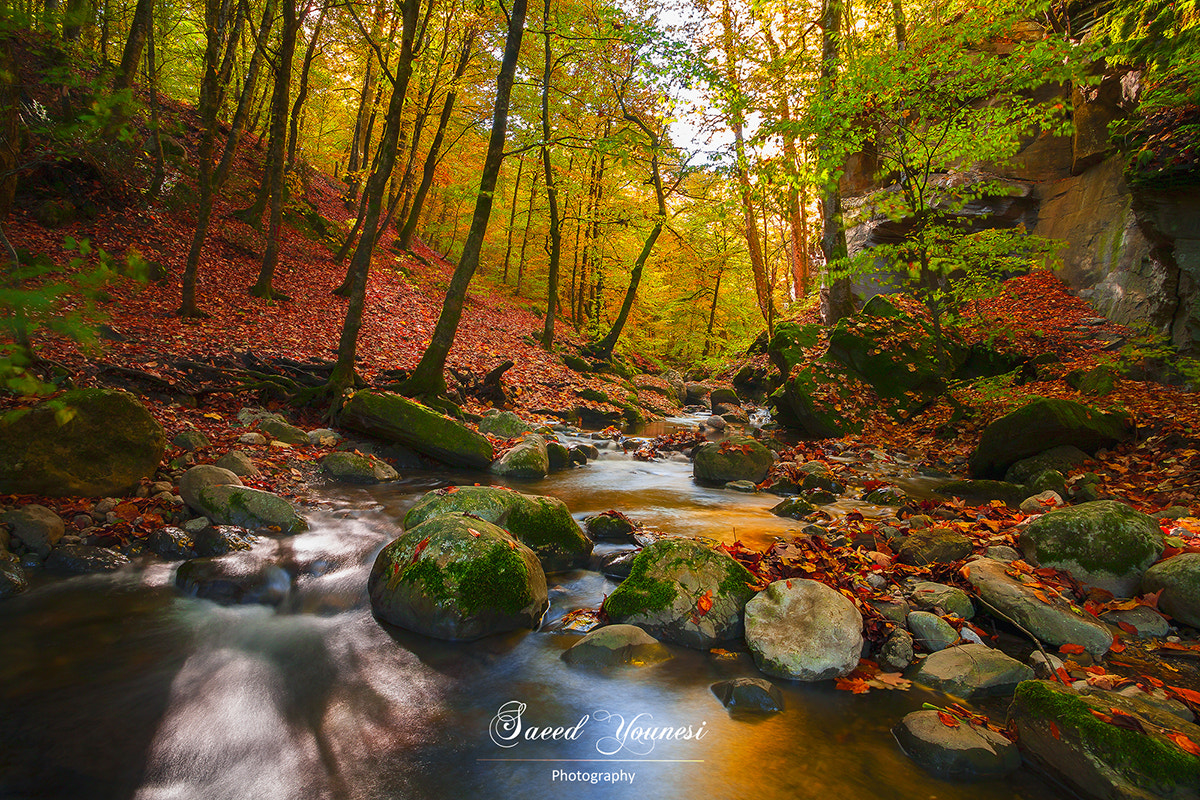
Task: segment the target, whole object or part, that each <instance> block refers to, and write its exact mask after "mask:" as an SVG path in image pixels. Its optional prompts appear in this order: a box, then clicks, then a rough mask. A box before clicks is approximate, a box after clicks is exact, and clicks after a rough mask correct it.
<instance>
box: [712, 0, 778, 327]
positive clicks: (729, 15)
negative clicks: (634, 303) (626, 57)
mask: <svg viewBox="0 0 1200 800" xmlns="http://www.w3.org/2000/svg"><path fill="white" fill-rule="evenodd" d="M721 26H722V37H721V41H722V43H723V45H724V49H725V76H726V79H727V80H728V81H729V85H730V86H731V87H732V90H733V93H734V95H735V98H734V101H733V102H734V105H733V108H731V109H730V119H729V126H730V127H731V128H732V129H733V142H734V154H735V156H736V159H737V179H738V192H739V194H740V195H741V198H742V219H743V222H744V226H745V227H744V231H743V232H744V235H745V237H746V248H747V249H748V250H749V251H750V269H751V271H752V272H753V273H754V292H755V295H756V296H757V298H758V310H759V312H760V313H762V316H763V319H764V320H765V321H766V323H767V330H768V331H770V329H771V325H772V323H773V322H774V317H775V301H774V298H772V296H771V287H770V284H769V283H768V281H767V271H766V262H765V260H764V258H763V251H762V242H761V240H760V239H759V233H758V221H757V220H756V219H755V216H754V192H753V189H752V188H751V186H750V167H749V161H748V160H747V158H746V143H745V139H744V136H743V132H742V127H743V111H742V109H741V105H740V98H741V86H740V82H739V78H738V69H737V60H736V59H737V55H736V52H735V48H734V44H733V12H732V11H731V10H730V8H729V0H724V3H723V5H722V7H721Z"/></svg>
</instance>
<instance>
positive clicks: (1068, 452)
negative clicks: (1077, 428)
mask: <svg viewBox="0 0 1200 800" xmlns="http://www.w3.org/2000/svg"><path fill="white" fill-rule="evenodd" d="M1087 460H1088V454H1087V453H1085V452H1083V451H1082V450H1080V449H1079V448H1078V447H1075V446H1074V445H1069V444H1064V445H1059V446H1058V447H1051V448H1050V449H1049V450H1044V451H1042V452H1041V453H1038V454H1037V455H1035V456H1030V457H1029V458H1022V459H1021V460H1020V461H1016V462H1013V464H1012V466H1010V467H1009V468H1008V469H1007V470H1005V472H1004V480H1006V481H1008V482H1009V483H1016V484H1020V485H1024V484H1029V483H1032V482H1033V479H1034V478H1036V477H1037V476H1038V475H1040V474H1042V473H1043V472H1046V471H1048V470H1054V471H1055V472H1060V473H1062V474H1063V475H1066V474H1067V473H1068V472H1070V471H1071V468H1072V467H1075V466H1078V465H1080V464H1082V463H1083V462H1085V461H1087Z"/></svg>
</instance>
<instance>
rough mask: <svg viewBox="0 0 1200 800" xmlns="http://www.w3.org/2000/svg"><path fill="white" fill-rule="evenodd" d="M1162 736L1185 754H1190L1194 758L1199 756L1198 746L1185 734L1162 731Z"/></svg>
mask: <svg viewBox="0 0 1200 800" xmlns="http://www.w3.org/2000/svg"><path fill="white" fill-rule="evenodd" d="M1163 736H1166V737H1167V738H1168V739H1170V740H1171V741H1172V742H1174V743H1175V745H1176V746H1177V747H1179V749H1180V750H1183V751H1184V752H1185V753H1191V754H1192V755H1194V756H1200V745H1198V744H1196V743H1195V742H1193V741H1192V740H1191V739H1189V738H1188V737H1187V736H1186V735H1185V734H1182V733H1180V732H1179V731H1164V732H1163Z"/></svg>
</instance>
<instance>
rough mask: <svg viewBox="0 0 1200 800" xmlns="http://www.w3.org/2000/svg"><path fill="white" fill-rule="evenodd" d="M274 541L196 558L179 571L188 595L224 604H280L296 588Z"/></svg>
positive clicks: (179, 585)
mask: <svg viewBox="0 0 1200 800" xmlns="http://www.w3.org/2000/svg"><path fill="white" fill-rule="evenodd" d="M277 555H278V553H277V551H276V548H275V546H274V542H270V541H267V542H264V543H262V544H260V545H259V546H257V547H256V548H254V549H251V550H243V551H237V552H232V553H229V554H227V555H221V556H214V557H204V558H193V559H191V560H190V561H186V562H184V563H183V564H181V565H180V566H179V569H178V570H176V571H175V586H176V587H177V588H178V589H179V590H180V591H182V592H184V593H185V594H188V595H191V596H193V597H199V598H202V599H204V600H211V601H213V602H214V603H217V604H219V605H223V606H232V605H252V604H258V605H264V606H278V605H279V604H280V603H282V602H283V601H284V600H286V599H287V597H288V595H289V594H290V592H291V590H292V575H291V573H289V572H288V571H287V570H285V569H284V568H283V567H282V566H280V564H279V563H278V561H277Z"/></svg>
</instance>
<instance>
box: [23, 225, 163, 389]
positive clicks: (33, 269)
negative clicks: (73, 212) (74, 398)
mask: <svg viewBox="0 0 1200 800" xmlns="http://www.w3.org/2000/svg"><path fill="white" fill-rule="evenodd" d="M63 250H65V251H66V252H68V253H72V254H74V255H73V256H72V257H71V258H70V260H69V262H68V264H67V266H66V267H65V268H60V267H58V266H56V265H55V264H54V263H53V262H52V261H50V260H49V259H48V258H46V257H45V256H44V255H37V256H32V257H29V258H26V259H24V260H23V261H21V262H20V263H19V264H13V265H12V266H11V268H10V270H9V271H8V276H9V280H8V282H7V283H6V284H5V285H3V286H0V309H3V316H0V331H2V332H3V339H4V340H5V341H6V343H5V344H0V387H2V390H3V391H8V392H10V393H12V394H16V395H21V396H32V395H38V394H47V393H49V392H52V391H55V390H56V389H57V388H58V387H56V386H54V385H53V384H52V383H46V382H43V381H42V380H41V379H40V378H39V377H38V375H37V373H36V371H35V367H36V366H37V359H36V356H35V354H34V348H33V341H34V339H35V337H44V336H60V337H65V338H68V339H71V340H74V341H75V342H77V343H78V344H79V345H81V346H82V347H84V348H94V347H95V346H96V330H95V326H96V325H97V324H98V323H99V322H101V321H102V320H103V319H104V318H105V317H104V314H103V312H102V311H101V309H100V307H99V304H100V303H102V302H104V301H105V300H106V299H108V291H107V290H108V287H109V285H110V284H112V283H113V282H116V281H119V280H122V279H131V280H134V281H138V282H143V283H144V282H145V281H146V273H147V264H146V261H145V260H144V259H143V258H142V257H141V255H140V254H139V253H138V252H137V251H136V250H133V249H132V248H131V249H130V250H129V251H128V252H127V253H126V255H125V257H124V258H121V259H119V258H117V257H115V256H113V255H111V254H109V253H107V252H106V251H104V250H101V249H97V250H93V248H92V246H91V243H90V242H89V241H88V240H87V239H79V240H77V239H75V238H74V237H72V236H67V237H65V238H64V240H63Z"/></svg>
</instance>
